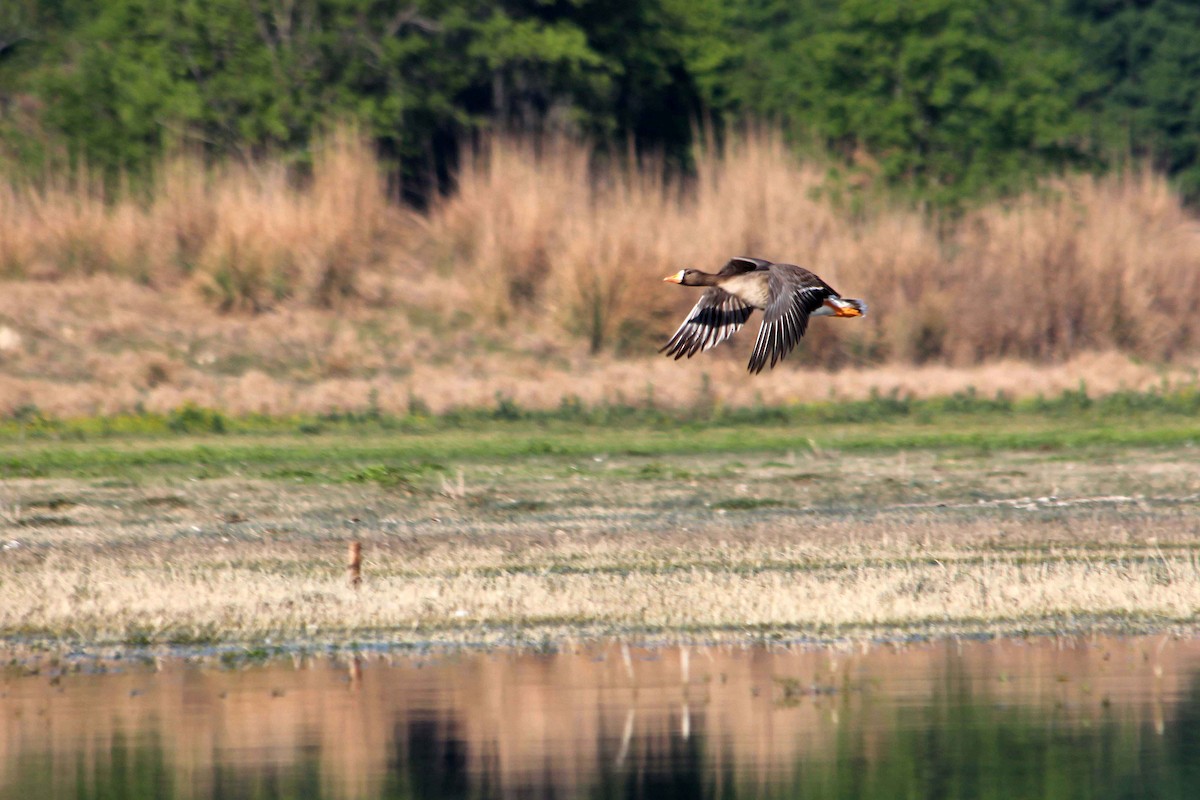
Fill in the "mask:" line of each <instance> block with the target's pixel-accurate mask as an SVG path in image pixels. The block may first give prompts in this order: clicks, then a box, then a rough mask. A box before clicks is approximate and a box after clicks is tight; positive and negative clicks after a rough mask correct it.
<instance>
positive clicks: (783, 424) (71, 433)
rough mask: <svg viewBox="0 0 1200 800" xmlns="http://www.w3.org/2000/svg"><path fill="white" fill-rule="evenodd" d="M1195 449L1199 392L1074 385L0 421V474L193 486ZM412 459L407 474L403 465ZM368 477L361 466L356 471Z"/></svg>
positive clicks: (1199, 432)
mask: <svg viewBox="0 0 1200 800" xmlns="http://www.w3.org/2000/svg"><path fill="white" fill-rule="evenodd" d="M1198 440H1200V392H1198V391H1196V390H1194V389H1187V390H1177V391H1167V392H1148V393H1137V392H1122V393H1115V394H1110V395H1104V396H1101V397H1091V396H1089V395H1088V393H1087V392H1086V390H1084V389H1082V388H1081V389H1079V390H1077V391H1068V392H1064V393H1062V394H1061V395H1058V396H1057V397H1052V398H1045V397H1036V398H1030V399H1024V400H1011V399H1008V398H1006V397H1003V396H1000V397H995V398H984V397H980V396H978V395H977V394H976V393H974V392H966V393H962V394H958V395H954V396H951V397H943V398H934V399H919V398H912V397H900V396H897V395H891V396H880V395H874V396H872V397H871V398H869V399H867V400H862V401H851V402H842V403H832V402H826V403H809V404H795V405H791V406H778V407H758V408H736V407H735V408H726V407H721V406H717V405H714V404H711V403H709V404H701V405H696V406H693V407H691V408H687V409H682V410H677V409H660V408H655V407H647V406H644V405H643V406H613V405H603V406H594V407H589V406H584V405H582V404H581V403H578V402H565V403H563V404H561V405H560V406H559V407H558V408H557V409H555V410H552V411H544V410H538V409H524V408H522V407H520V406H519V405H517V404H516V403H514V402H513V401H511V400H509V399H506V398H502V397H501V398H497V401H496V403H495V405H494V406H493V407H492V408H487V409H467V410H460V411H456V412H452V413H448V414H442V415H431V414H428V413H423V412H414V413H409V414H407V415H403V416H395V415H388V414H384V413H382V412H379V411H368V412H365V413H362V414H353V413H342V414H327V415H313V416H290V417H270V416H265V415H248V416H233V415H227V414H223V413H221V412H219V411H215V410H211V409H203V408H198V407H195V406H185V407H183V408H180V409H176V410H175V411H173V412H171V413H168V414H154V413H147V412H144V413H141V414H135V415H117V416H112V417H91V418H78V419H65V420H56V419H50V418H46V417H43V416H41V415H40V414H39V413H37V412H36V411H34V410H31V411H28V412H26V413H23V414H19V415H17V416H15V417H10V418H9V419H7V420H3V421H0V476H6V477H49V476H100V475H108V476H110V477H112V476H116V475H121V474H138V473H139V472H143V471H146V470H157V469H163V468H168V469H172V470H175V471H176V472H178V473H180V474H197V475H202V476H207V477H215V476H218V475H235V474H237V475H247V476H252V477H271V476H272V475H275V474H276V473H278V472H279V471H280V470H282V471H283V472H284V473H286V474H288V475H290V476H291V477H303V478H308V479H312V480H321V479H325V480H336V479H338V478H339V476H343V477H344V476H347V475H349V476H354V475H357V474H359V472H361V470H362V469H366V470H367V472H366V473H363V474H365V475H367V476H368V477H365V478H363V480H372V478H371V477H370V475H372V474H377V476H378V479H379V480H381V481H384V482H386V481H388V480H396V481H398V480H400V479H401V477H402V474H403V472H404V471H405V470H407V469H410V468H411V469H413V470H416V471H417V472H420V471H422V470H426V469H429V468H430V465H435V466H436V468H437V469H442V470H444V469H447V467H446V466H445V465H446V464H452V463H453V462H455V461H456V460H461V459H474V460H486V459H507V458H522V457H536V456H586V455H596V454H607V453H612V454H618V455H628V456H653V455H683V454H689V453H697V454H699V453H739V452H767V451H776V452H788V451H797V450H798V451H803V452H815V453H820V452H823V451H825V450H832V451H839V452H841V451H860V450H861V451H868V452H871V451H898V450H909V449H914V448H916V449H936V450H950V449H970V450H981V451H987V450H995V449H999V450H1011V449H1032V448H1039V449H1043V450H1056V449H1058V450H1067V449H1072V448H1079V447H1084V446H1130V445H1141V446H1150V445H1164V446H1190V445H1193V444H1195V443H1196V442H1197V441H1198ZM411 465H415V466H411ZM372 469H374V470H375V471H376V472H375V473H372V472H370V470H372Z"/></svg>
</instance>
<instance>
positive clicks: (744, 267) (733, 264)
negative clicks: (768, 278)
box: [717, 256, 771, 275]
mask: <svg viewBox="0 0 1200 800" xmlns="http://www.w3.org/2000/svg"><path fill="white" fill-rule="evenodd" d="M770 266H771V262H770V261H767V260H766V259H762V258H751V257H750V256H734V257H733V258H731V259H729V261H727V262H726V263H725V266H724V267H722V268H721V271H720V272H718V273H717V274H718V275H740V274H742V273H744V272H754V271H755V270H760V269H768V268H769V267H770Z"/></svg>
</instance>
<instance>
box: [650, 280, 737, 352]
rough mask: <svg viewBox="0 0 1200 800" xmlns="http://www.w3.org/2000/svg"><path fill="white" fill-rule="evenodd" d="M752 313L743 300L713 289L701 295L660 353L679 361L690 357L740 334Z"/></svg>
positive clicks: (721, 290)
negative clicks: (739, 331)
mask: <svg viewBox="0 0 1200 800" xmlns="http://www.w3.org/2000/svg"><path fill="white" fill-rule="evenodd" d="M752 311H754V309H753V308H751V307H750V306H748V305H746V304H745V303H744V302H742V300H741V299H740V298H738V297H734V296H733V295H731V294H730V293H729V292H727V291H725V290H724V289H718V288H717V287H715V286H714V287H713V288H711V289H709V290H707V291H706V292H705V293H704V294H702V295H700V300H699V301H698V302H697V303H696V305H695V306H693V307H692V310H691V311H689V312H688V315H687V319H685V320H684V322H683V324H682V325H680V326H679V329H678V330H676V331H675V333H674V334H672V335H671V338H670V339H669V340H668V341H667V343H666V344H665V345H663V346H662V348H661V349H659V351H658V352H660V353H666V354H667V355H668V356H675V359H676V360H679V359H681V358H683V357H684V356H687V357H688V358H691V357H692V356H694V355H696V353H701V352H703V351H705V350H707V349H708V348H710V347H713V346H715V345H718V344H720V343H721V342H723V341H725V340H726V339H728V338H729V337H730V336H732V335H733V334H735V333H737V331H738V330H739V329H740V328H741V327H742V326H743V325H745V324H746V320H747V319H749V318H750V314H751V312H752Z"/></svg>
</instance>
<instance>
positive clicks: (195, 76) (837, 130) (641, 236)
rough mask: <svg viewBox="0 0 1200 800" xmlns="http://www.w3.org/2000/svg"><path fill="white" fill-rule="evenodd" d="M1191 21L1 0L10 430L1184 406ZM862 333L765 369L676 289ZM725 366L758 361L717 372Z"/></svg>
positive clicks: (846, 2) (676, 0) (1167, 0)
mask: <svg viewBox="0 0 1200 800" xmlns="http://www.w3.org/2000/svg"><path fill="white" fill-rule="evenodd" d="M1198 30H1200V6H1197V5H1196V4H1195V3H1194V2H1191V0H1049V2H1046V1H1045V0H909V1H908V2H899V3H897V2H891V1H890V0H840V1H839V0H801V1H800V2H792V1H791V0H788V1H785V0H529V1H528V2H517V1H515V0H508V1H506V2H482V1H481V0H419V1H418V2H407V1H403V2H395V1H394V0H389V1H385V0H211V1H210V2H203V3H201V2H195V0H5V2H4V3H3V5H2V6H0V280H2V281H3V282H4V288H3V291H0V413H4V414H8V415H10V416H12V415H21V414H24V415H27V416H28V415H31V414H49V415H55V416H58V415H76V414H112V413H122V412H136V411H139V410H149V411H157V412H163V411H167V410H170V409H176V408H179V407H181V406H184V405H188V404H193V405H198V406H204V407H220V408H223V409H226V410H229V411H231V412H236V413H247V412H265V413H272V414H280V413H292V412H301V413H311V412H318V413H319V412H325V411H330V410H334V409H342V410H363V409H368V408H373V409H380V410H383V411H387V412H395V413H413V412H422V413H423V412H443V411H446V410H449V409H453V408H457V407H472V406H490V405H496V404H501V405H502V404H503V403H509V404H512V405H513V406H514V407H517V408H523V407H530V408H554V407H557V406H559V405H560V404H562V403H564V402H581V403H584V404H596V403H624V404H642V403H644V404H657V405H662V406H671V407H683V406H688V405H690V404H696V403H700V402H703V403H713V402H716V403H725V404H729V405H734V406H736V405H749V404H755V403H766V404H779V403H787V402H793V401H797V400H813V399H828V398H858V397H864V396H867V395H868V394H870V393H878V392H883V393H896V394H902V395H910V394H912V395H922V394H924V395H928V394H949V393H952V392H957V391H963V390H967V389H971V390H977V391H980V392H982V393H984V394H986V395H988V396H991V395H993V394H996V393H999V394H1004V395H1008V396H1012V395H1017V396H1020V395H1030V394H1033V393H1041V392H1046V393H1055V392H1059V391H1062V390H1063V389H1074V388H1076V387H1079V386H1080V385H1081V384H1082V385H1084V386H1086V387H1087V388H1088V389H1089V390H1096V391H1101V392H1104V391H1115V390H1119V389H1131V390H1145V389H1147V388H1153V387H1155V386H1161V385H1163V383H1164V382H1167V383H1173V382H1179V381H1193V382H1194V378H1195V367H1196V364H1197V360H1196V357H1195V353H1196V345H1197V344H1198V343H1200V324H1198V323H1197V322H1196V321H1195V317H1194V313H1193V312H1194V309H1195V308H1197V307H1198V306H1200V225H1198V224H1197V221H1196V219H1195V217H1194V215H1193V210H1192V206H1193V205H1194V204H1195V203H1196V202H1198V201H1200V103H1197V102H1196V100H1197V93H1198V92H1200V36H1197V35H1196V33H1197V31H1198ZM733 255H753V256H758V257H763V258H768V259H772V260H776V261H789V262H795V263H800V264H803V265H806V266H809V267H810V268H812V269H814V270H816V271H817V272H819V273H820V274H821V275H822V276H823V277H825V278H826V279H827V280H828V281H829V282H830V283H831V284H833V285H834V286H835V288H837V289H838V290H839V291H841V292H842V293H844V294H846V295H849V296H855V297H862V298H864V299H866V300H867V301H868V302H869V303H870V305H871V315H870V316H869V317H867V318H866V319H863V320H853V321H841V320H839V321H837V322H830V321H821V322H819V323H818V324H815V325H814V326H813V328H812V330H811V332H810V335H809V337H808V338H807V339H806V340H805V342H804V343H803V344H802V345H801V347H800V348H799V349H798V350H797V351H796V352H795V353H793V354H792V356H791V357H789V359H788V360H787V361H786V362H785V363H784V364H783V366H782V367H781V368H778V369H776V370H775V371H774V372H773V373H771V374H769V375H764V376H761V377H760V378H757V379H755V380H753V381H747V380H745V379H744V378H743V377H742V375H743V372H742V371H743V370H744V363H745V358H746V353H747V352H748V349H749V346H750V344H751V343H752V340H753V336H752V335H750V336H747V335H743V336H741V337H738V339H735V340H734V341H733V342H732V343H731V344H729V345H723V346H722V347H721V348H718V349H717V350H715V351H713V352H710V353H706V354H703V355H702V356H700V357H698V359H697V360H693V361H692V362H681V363H675V362H671V361H668V360H666V359H663V358H661V357H658V356H656V355H655V350H656V349H657V347H658V346H659V345H660V344H661V342H662V341H663V339H664V337H665V336H666V335H668V334H669V333H670V332H671V330H673V329H674V327H675V326H676V325H677V324H678V322H679V320H680V318H681V315H682V314H683V313H684V312H685V311H686V310H687V309H688V308H690V306H691V304H692V303H693V302H694V301H695V294H694V292H692V291H688V290H683V289H679V288H677V287H673V286H667V285H665V284H662V283H661V282H660V279H661V278H662V277H663V276H664V275H666V274H669V273H671V272H674V271H677V270H678V269H680V268H682V267H687V266H690V267H698V268H702V269H708V270H716V269H718V268H719V267H720V266H721V265H722V264H723V263H724V262H725V260H726V259H727V258H728V257H730V256H733ZM739 339H740V341H739Z"/></svg>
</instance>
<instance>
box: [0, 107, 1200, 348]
mask: <svg viewBox="0 0 1200 800" xmlns="http://www.w3.org/2000/svg"><path fill="white" fill-rule="evenodd" d="M693 160H694V164H695V169H694V171H693V172H692V173H691V174H689V175H687V176H678V175H675V176H673V177H666V178H664V177H663V175H664V174H665V171H664V169H663V165H662V164H661V163H659V162H657V161H656V160H654V159H652V158H650V159H643V160H641V161H638V160H635V159H633V158H632V157H631V158H628V159H626V160H621V159H617V160H615V161H613V160H610V161H608V162H605V165H603V166H598V162H596V161H595V160H594V159H593V157H592V153H591V151H590V150H589V148H588V147H586V146H585V145H583V144H581V143H579V142H576V141H572V140H567V139H557V140H553V139H552V140H548V141H541V142H534V141H532V140H528V139H521V138H513V137H507V136H495V137H493V138H491V139H490V140H488V141H486V142H485V143H484V144H483V145H482V146H481V147H479V148H478V149H476V150H473V151H471V152H467V153H464V154H463V158H462V167H461V170H460V172H459V174H458V176H457V189H456V191H455V192H454V193H453V194H452V195H451V196H449V197H447V198H444V199H442V200H440V201H439V202H437V203H436V204H435V205H434V207H433V208H432V209H431V210H430V211H429V212H428V213H427V214H418V213H417V212H415V211H411V210H407V209H404V208H402V207H401V206H399V205H398V204H396V203H394V202H393V201H392V200H391V199H390V198H389V197H388V195H387V192H386V189H385V185H384V182H383V180H382V178H381V176H382V174H383V170H382V168H381V165H380V164H379V163H378V161H377V159H376V157H375V155H374V153H373V152H372V150H371V148H370V146H369V144H368V143H367V142H365V140H364V139H363V138H362V137H361V136H360V135H359V134H358V133H357V132H356V131H355V130H354V129H353V128H348V127H343V128H340V129H337V130H335V131H334V132H333V133H331V134H330V135H329V136H328V137H327V138H326V139H325V140H324V141H323V142H320V143H319V144H318V145H317V146H316V147H315V148H314V151H313V158H312V164H311V170H309V171H308V172H307V173H306V174H305V177H303V178H298V177H297V175H296V173H295V171H294V170H291V169H289V168H288V167H287V166H286V165H285V164H284V163H283V162H282V161H279V160H273V161H272V160H268V161H265V162H262V163H257V164H233V163H229V164H223V165H217V166H211V165H206V164H205V163H204V162H203V160H202V159H200V158H199V157H198V156H195V155H189V154H187V153H176V154H173V155H172V156H171V157H169V158H165V159H164V160H163V161H162V162H161V163H160V164H159V165H158V167H157V169H156V179H155V181H154V182H153V184H152V186H151V187H150V189H149V190H148V191H142V192H133V191H114V190H113V189H112V188H111V187H108V191H107V192H105V191H102V189H103V188H104V187H101V186H100V184H99V182H98V181H96V180H94V179H93V178H92V177H91V176H90V175H89V174H88V173H87V172H86V171H80V172H79V173H78V174H77V175H76V176H75V177H73V178H71V179H69V180H68V179H65V178H61V177H53V178H51V179H49V180H46V181H44V182H42V183H41V184H38V185H32V184H29V183H18V182H16V181H7V182H5V181H3V180H0V277H3V278H4V279H9V280H22V279H34V280H57V279H61V278H65V277H69V276H72V275H91V274H97V273H101V274H109V275H114V276H117V277H120V278H124V279H128V280H133V281H138V282H140V283H143V284H146V285H149V286H152V287H155V288H157V289H158V290H161V291H164V292H179V291H196V292H198V294H199V296H201V297H203V298H205V300H206V302H208V303H209V304H210V305H211V306H212V307H213V308H215V309H219V310H222V311H226V312H235V313H255V312H258V311H261V310H263V309H266V308H270V307H277V306H281V305H288V304H293V305H301V306H309V307H315V308H325V307H330V306H335V305H336V306H346V305H347V304H349V305H353V304H355V303H359V302H361V295H362V292H361V287H362V286H363V285H364V283H366V282H369V283H370V285H371V286H373V287H377V288H378V287H383V288H382V289H381V290H380V291H378V292H375V293H374V294H373V295H372V297H373V298H374V299H376V300H378V299H379V298H384V299H385V300H386V299H387V298H397V297H400V298H407V299H408V300H409V301H410V303H411V301H412V298H414V297H418V299H419V304H421V305H428V304H430V303H432V304H434V305H435V306H436V307H435V308H434V311H435V312H436V313H437V314H443V315H446V314H451V315H454V316H455V318H456V319H459V320H468V321H469V322H468V323H466V324H469V325H470V326H472V327H473V329H474V330H475V332H476V333H479V334H483V335H485V336H490V337H506V336H507V337H509V338H511V337H512V334H513V332H514V331H516V330H523V331H524V333H523V334H522V336H527V337H534V338H535V339H541V340H543V341H547V340H551V341H552V340H557V341H560V342H566V343H568V344H567V346H572V345H570V343H573V342H574V343H579V346H581V347H583V348H586V349H588V350H590V351H591V352H598V351H604V350H608V351H613V352H616V353H618V354H628V353H649V352H652V351H653V346H654V344H655V343H656V342H659V341H661V339H662V337H663V336H665V335H666V334H667V333H669V332H670V330H671V329H672V327H673V326H674V325H675V324H677V323H678V321H679V319H680V317H681V315H682V314H683V313H684V312H685V311H686V309H687V308H689V307H690V305H691V304H692V303H693V302H695V293H694V292H690V291H686V290H681V289H679V288H677V287H673V286H665V285H663V284H662V283H661V278H662V277H663V276H664V275H666V274H669V273H671V272H674V271H676V270H678V269H679V268H681V267H699V268H704V269H710V270H715V269H718V268H719V267H720V266H721V265H722V264H723V263H724V261H725V260H726V259H727V258H728V257H730V256H733V255H754V256H760V257H764V258H769V259H772V260H777V261H791V262H796V263H800V264H804V265H806V266H809V267H811V268H813V269H814V270H816V271H817V272H819V273H820V274H821V275H822V276H823V277H825V278H826V280H828V281H829V282H830V283H832V284H833V285H834V286H835V287H837V288H838V289H839V290H840V291H842V292H844V293H845V294H847V295H849V296H856V297H862V298H864V299H866V300H867V301H868V302H869V303H870V305H871V313H870V316H868V317H867V318H866V319H865V320H859V321H855V322H852V323H845V322H841V321H838V322H835V323H822V324H816V325H814V326H813V327H812V329H811V333H810V336H809V339H808V340H807V341H806V344H805V346H804V347H802V348H801V350H800V352H798V353H797V355H796V356H795V358H796V359H803V360H806V361H807V362H808V363H819V364H823V365H826V366H836V365H842V364H859V363H878V362H897V363H921V362H944V363H950V364H968V363H978V362H982V361H986V360H989V359H995V358H1002V357H1017V358H1025V359H1032V360H1039V361H1053V360H1060V359H1064V358H1067V357H1069V356H1071V355H1073V354H1077V353H1080V352H1085V351H1092V350H1111V349H1118V350H1121V351H1124V352H1126V353H1129V354H1131V355H1135V356H1138V357H1141V358H1147V359H1154V360H1165V359H1172V358H1176V357H1179V356H1182V355H1185V354H1187V353H1189V352H1195V350H1196V348H1197V346H1200V324H1197V323H1196V322H1195V321H1194V320H1193V314H1192V310H1193V309H1195V308H1197V307H1200V224H1198V222H1197V220H1196V219H1195V218H1194V217H1193V216H1192V215H1191V214H1190V213H1189V212H1188V211H1187V210H1186V209H1185V208H1184V207H1183V206H1182V204H1181V202H1180V200H1179V197H1178V196H1177V195H1176V193H1175V192H1173V191H1172V189H1171V188H1170V186H1169V184H1168V183H1167V181H1166V180H1165V179H1164V178H1163V177H1162V176H1160V175H1157V174H1154V173H1152V172H1149V171H1145V170H1143V171H1132V172H1127V173H1122V174H1114V175H1110V176H1107V177H1093V176H1075V177H1067V178H1059V179H1054V180H1050V181H1047V182H1046V183H1045V184H1044V185H1043V186H1041V187H1040V188H1039V189H1038V190H1037V191H1034V192H1030V193H1028V194H1025V195H1023V196H1020V197H1017V198H1014V199H1011V200H1008V201H1004V202H994V203H991V204H988V205H986V206H983V207H980V208H977V209H975V210H973V211H970V212H968V213H967V214H965V215H964V216H962V217H960V218H958V219H955V220H938V219H935V218H932V217H931V216H930V215H928V214H926V213H923V212H921V211H918V210H913V209H911V208H908V207H905V206H900V205H896V204H894V203H892V202H890V201H889V200H888V199H887V197H886V195H884V194H883V193H874V194H873V193H871V191H870V187H869V186H868V187H867V189H866V191H864V190H863V189H862V187H861V186H860V187H859V188H856V189H851V190H847V191H851V192H854V193H857V194H856V195H855V198H854V202H853V203H847V202H846V201H845V200H844V199H842V200H838V199H837V197H838V196H839V192H838V191H835V190H839V189H841V187H842V186H843V184H841V183H839V181H838V179H837V176H836V170H835V169H833V168H832V167H831V166H830V164H827V163H823V162H821V161H820V160H819V159H817V160H814V159H808V160H800V159H798V158H797V157H796V156H795V155H794V153H793V151H792V150H791V149H790V148H789V147H788V145H787V144H786V143H785V142H784V141H783V139H782V137H781V136H780V134H779V133H778V132H776V131H773V130H770V129H751V130H748V131H746V132H744V133H742V134H740V135H736V136H730V137H728V138H727V139H726V141H725V142H724V143H723V144H721V145H720V146H716V145H713V144H709V143H702V144H700V145H699V146H698V147H697V148H696V151H695V153H694V159H693ZM841 194H842V195H843V196H844V194H845V192H844V191H843V192H842V193H841ZM368 278H369V281H368ZM438 304H440V305H438ZM414 313H415V312H414ZM749 338H751V337H746V336H742V337H739V340H738V341H735V342H734V344H733V345H732V348H727V349H732V352H733V354H734V355H735V356H736V357H739V358H740V357H741V356H742V355H743V354H742V352H741V350H744V348H745V346H746V344H747V343H746V342H745V341H744V340H745V339H749ZM739 348H740V349H739ZM707 357H717V358H720V357H721V356H720V355H719V354H718V355H717V356H707Z"/></svg>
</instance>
